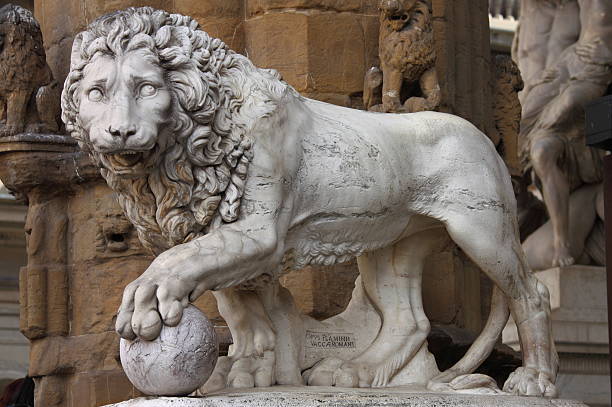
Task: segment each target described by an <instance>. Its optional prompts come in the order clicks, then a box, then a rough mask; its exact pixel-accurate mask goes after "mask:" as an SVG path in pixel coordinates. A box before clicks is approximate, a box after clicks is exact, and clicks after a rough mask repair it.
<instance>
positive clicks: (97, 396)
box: [67, 371, 141, 406]
mask: <svg viewBox="0 0 612 407" xmlns="http://www.w3.org/2000/svg"><path fill="white" fill-rule="evenodd" d="M70 389H71V391H70V393H69V394H68V404H67V405H68V406H100V405H104V404H108V403H118V402H121V401H123V400H129V399H131V398H133V397H138V396H139V395H141V393H140V392H139V391H138V390H137V389H135V388H134V386H132V384H131V383H130V382H129V380H128V379H127V377H126V376H125V374H124V373H123V372H122V371H115V372H106V371H101V372H95V371H94V372H87V373H80V374H77V375H75V376H74V377H73V378H72V379H71V381H70Z"/></svg>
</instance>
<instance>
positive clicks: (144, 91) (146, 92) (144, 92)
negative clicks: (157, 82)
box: [138, 84, 157, 98]
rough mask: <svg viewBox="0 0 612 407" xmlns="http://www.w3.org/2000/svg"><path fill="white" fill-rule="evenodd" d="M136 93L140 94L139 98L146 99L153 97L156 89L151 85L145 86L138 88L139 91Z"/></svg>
mask: <svg viewBox="0 0 612 407" xmlns="http://www.w3.org/2000/svg"><path fill="white" fill-rule="evenodd" d="M138 93H139V94H140V96H141V97H144V98H146V97H149V96H153V95H155V94H156V93H157V89H156V88H155V86H153V85H149V84H146V85H142V86H141V87H140V90H139V91H138Z"/></svg>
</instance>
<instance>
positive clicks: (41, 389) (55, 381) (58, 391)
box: [30, 373, 68, 407]
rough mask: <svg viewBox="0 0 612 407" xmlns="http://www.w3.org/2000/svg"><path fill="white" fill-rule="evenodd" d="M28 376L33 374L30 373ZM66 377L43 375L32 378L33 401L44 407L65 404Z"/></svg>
mask: <svg viewBox="0 0 612 407" xmlns="http://www.w3.org/2000/svg"><path fill="white" fill-rule="evenodd" d="M30 376H34V375H32V374H31V373H30ZM67 379H68V378H67V377H65V376H45V377H36V378H34V386H35V387H34V403H35V404H36V405H37V406H44V407H65V406H66V405H67V402H68V399H67Z"/></svg>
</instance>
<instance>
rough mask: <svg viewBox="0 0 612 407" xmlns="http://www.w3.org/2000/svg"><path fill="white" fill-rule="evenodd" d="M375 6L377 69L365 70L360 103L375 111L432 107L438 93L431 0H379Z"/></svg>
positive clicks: (438, 101)
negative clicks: (376, 17) (376, 7)
mask: <svg viewBox="0 0 612 407" xmlns="http://www.w3.org/2000/svg"><path fill="white" fill-rule="evenodd" d="M379 9H380V34H379V41H378V49H379V50H378V52H379V56H380V69H378V68H372V69H370V70H369V71H368V72H367V74H366V78H365V83H364V107H365V108H366V109H367V110H372V111H377V112H420V111H424V110H434V109H435V108H436V107H438V105H439V104H440V101H441V94H440V85H439V84H438V76H437V73H436V67H435V63H436V51H435V47H434V35H433V24H432V5H431V0H380V3H379ZM381 74H382V75H381ZM381 87H382V96H380V93H379V92H380V91H381ZM403 93H407V97H402V96H403ZM404 99H405V100H404ZM380 101H382V104H379V103H380Z"/></svg>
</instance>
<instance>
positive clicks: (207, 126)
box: [62, 8, 558, 396]
mask: <svg viewBox="0 0 612 407" xmlns="http://www.w3.org/2000/svg"><path fill="white" fill-rule="evenodd" d="M62 118H63V120H64V122H65V123H66V126H67V129H68V131H70V132H71V134H72V136H73V137H75V138H76V139H77V140H78V141H79V144H80V146H81V147H82V148H83V149H84V150H86V151H88V152H89V153H90V154H91V157H92V158H93V160H94V161H95V162H96V163H97V165H98V166H99V168H100V172H101V174H102V176H103V177H104V178H105V179H106V181H107V182H108V184H109V186H110V187H111V188H112V189H113V190H115V191H116V193H117V195H118V198H119V202H120V204H121V205H122V207H123V209H124V211H125V214H126V216H127V217H128V218H129V220H130V221H131V222H132V223H133V224H134V225H135V227H136V229H137V231H138V234H139V237H140V239H141V241H142V243H143V244H144V246H146V247H147V248H149V249H150V250H151V251H153V252H154V253H155V254H157V257H156V258H155V260H154V261H153V262H152V263H151V265H150V266H149V267H148V269H147V270H146V271H145V272H144V273H143V274H142V275H141V276H140V277H139V278H138V279H136V280H135V281H133V282H132V283H130V284H129V285H128V286H127V287H126V288H125V291H124V295H123V300H122V303H121V306H120V309H119V312H118V315H117V321H116V329H117V331H118V333H119V334H120V335H121V336H122V337H123V338H126V339H134V338H135V337H137V336H138V337H140V338H143V339H145V340H151V339H153V338H155V337H157V336H158V334H159V332H160V330H161V328H162V326H163V324H166V325H169V326H174V325H176V324H177V323H178V322H180V319H181V316H182V312H183V309H184V308H185V307H186V306H187V305H188V303H189V302H190V301H194V300H195V299H196V298H198V297H199V296H200V295H201V294H202V293H204V292H206V291H207V290H213V292H214V293H215V295H216V298H217V301H218V305H219V310H220V312H221V315H222V316H223V317H224V318H225V319H226V321H227V323H228V325H229V327H230V330H231V332H232V336H233V338H234V345H233V348H232V350H231V352H230V355H229V356H228V357H226V358H222V359H221V360H220V361H219V363H218V365H217V369H216V373H215V374H214V375H213V377H212V378H211V379H210V380H209V382H210V381H212V382H215V381H217V383H216V384H217V385H220V386H237V387H246V386H270V385H273V384H286V385H335V386H339V387H358V386H359V387H383V386H393V385H397V384H406V383H420V384H423V385H424V386H427V387H428V388H430V389H447V390H453V389H460V388H466V387H469V386H475V385H476V384H477V383H478V382H480V383H481V384H482V383H485V382H487V379H486V377H485V378H483V377H482V375H471V374H470V373H472V372H473V371H474V370H475V369H476V368H477V367H478V365H479V364H480V363H481V362H482V361H483V360H484V359H485V358H486V357H487V356H488V354H489V353H490V351H491V350H492V348H493V346H494V344H495V342H496V340H497V338H498V337H499V334H500V332H501V330H502V328H503V327H504V326H505V323H506V321H507V319H508V316H509V314H510V313H512V316H513V318H514V319H515V321H516V324H517V326H518V327H519V334H520V338H521V348H522V353H523V366H522V367H519V368H518V369H517V370H516V371H515V372H514V373H513V374H512V375H511V376H510V377H509V378H508V380H507V382H506V383H505V385H504V390H505V391H506V392H509V393H513V394H522V395H536V396H540V395H545V396H554V395H555V393H556V389H555V385H554V382H555V377H556V371H557V363H558V361H557V355H556V352H555V349H554V344H553V342H552V339H551V328H550V320H549V318H550V305H549V301H548V293H547V290H546V288H545V287H544V286H543V285H542V284H541V283H539V282H538V281H537V280H536V278H535V277H534V276H533V275H532V274H531V272H530V270H529V269H528V266H527V264H526V261H525V256H524V254H523V252H522V249H521V245H520V242H519V239H518V227H517V221H516V203H515V199H514V195H513V191H512V185H511V183H510V177H509V175H508V172H507V170H506V168H505V166H504V163H503V162H502V160H501V159H500V157H499V156H498V155H497V153H496V152H495V148H494V146H493V144H492V143H491V142H490V141H489V140H488V139H487V137H486V136H485V135H484V134H482V133H481V132H480V131H479V130H477V129H476V128H475V127H474V126H473V125H471V124H470V123H469V122H467V121H465V120H463V119H460V118H458V117H455V116H451V115H448V114H442V113H436V112H422V113H415V114H383V113H373V112H365V111H359V110H354V109H348V108H344V107H338V106H334V105H331V104H327V103H322V102H318V101H315V100H310V99H307V98H304V97H302V96H300V95H299V94H298V93H297V92H296V91H295V90H294V89H293V88H292V87H291V86H289V85H288V84H287V83H285V82H283V81H282V80H281V79H280V77H279V75H278V74H277V73H276V72H275V71H273V70H267V69H259V68H257V67H255V66H254V65H253V64H252V63H251V62H250V61H249V59H248V58H246V57H245V56H243V55H240V54H237V53H235V52H233V51H231V50H230V49H229V48H228V47H227V46H226V45H225V44H224V43H223V42H222V41H221V40H219V39H216V38H211V37H210V36H209V35H208V34H206V33H205V32H203V31H201V30H199V29H198V24H197V22H196V21H195V20H193V19H192V18H190V17H186V16H182V15H178V14H169V13H167V12H164V11H160V10H154V9H152V8H130V9H127V10H124V11H117V12H115V13H112V14H108V15H106V16H103V17H100V18H99V19H97V20H96V21H94V22H93V23H91V24H90V25H89V27H88V28H87V30H86V31H84V32H82V33H80V34H78V35H77V37H76V39H75V42H74V45H73V49H72V58H71V68H70V73H69V75H68V77H67V79H66V82H65V86H64V90H63V93H62ZM449 236H450V238H451V239H452V240H453V241H454V242H455V243H456V244H457V245H459V247H461V248H462V249H463V250H464V251H465V253H467V255H468V256H469V257H470V258H471V259H472V260H473V261H474V262H475V263H476V264H477V265H478V266H479V267H480V268H481V269H482V271H483V272H484V273H486V274H487V275H488V276H489V277H490V278H491V279H492V280H493V282H494V283H495V286H496V288H495V289H494V292H493V297H492V307H491V309H492V310H491V315H490V316H489V320H488V321H487V323H486V325H485V328H484V329H483V332H482V333H481V335H480V336H479V338H478V339H477V340H476V341H475V343H474V344H473V345H472V347H471V348H470V349H469V350H468V352H467V353H466V355H465V356H464V357H463V358H462V359H461V360H460V361H459V362H458V363H457V364H456V365H455V366H453V367H452V368H451V369H450V370H447V371H445V372H442V373H441V372H440V371H438V370H437V367H436V366H435V361H434V360H433V357H432V356H431V354H429V352H428V351H427V342H426V337H427V334H428V332H429V329H430V326H429V321H428V319H427V317H426V316H425V314H424V312H423V307H422V299H421V272H422V269H423V260H424V258H425V256H426V255H427V254H429V253H430V252H432V251H433V250H436V249H437V248H438V247H439V245H440V242H441V241H442V240H443V239H448V237H449ZM353 257H357V259H358V265H359V272H360V277H359V278H358V280H357V281H356V285H355V290H354V292H353V298H352V300H351V303H350V304H349V306H348V308H347V310H346V311H345V312H344V313H342V314H340V315H338V316H336V317H334V318H331V319H330V320H328V321H321V322H319V321H313V320H311V319H309V318H308V317H305V316H303V315H301V314H300V313H299V311H297V308H296V306H295V304H294V303H293V299H292V297H291V295H290V293H289V292H288V291H287V290H286V289H285V288H284V287H282V286H281V285H280V284H279V283H278V277H279V276H280V275H281V274H282V273H283V272H284V271H285V270H290V269H300V268H303V267H304V266H306V265H308V264H325V265H329V264H333V263H336V262H343V261H346V260H348V259H350V258H353ZM326 332H336V333H337V332H347V333H346V334H342V335H335V334H334V335H335V336H334V335H327V334H326ZM317 335H320V336H319V338H323V339H321V340H319V339H317ZM326 335H327V336H326ZM313 338H314V339H313ZM330 338H331V339H330ZM308 341H310V342H308ZM334 341H336V342H334ZM338 341H339V343H340V345H342V346H344V348H342V349H331V350H326V349H325V346H326V345H329V344H334V343H337V342H338ZM311 345H312V346H311ZM316 345H322V347H321V348H320V349H319V348H317V349H315V350H316V352H315V351H313V350H312V349H314V348H313V346H315V347H316ZM342 346H340V347H342ZM489 380H490V379H489ZM214 384H215V383H213V385H214ZM208 385H210V383H207V386H208ZM485 385H486V383H485Z"/></svg>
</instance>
